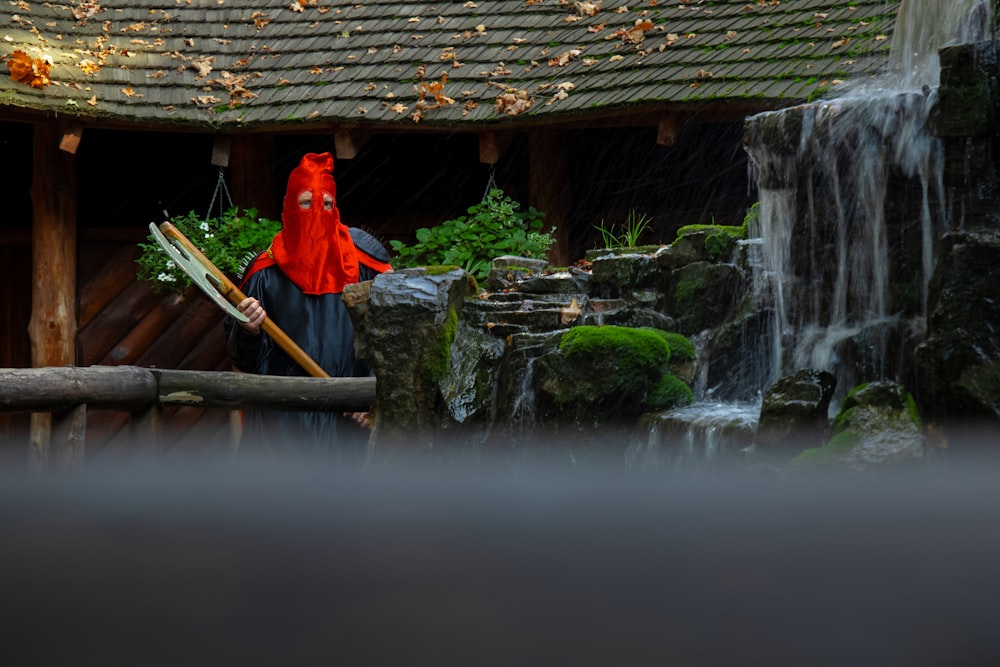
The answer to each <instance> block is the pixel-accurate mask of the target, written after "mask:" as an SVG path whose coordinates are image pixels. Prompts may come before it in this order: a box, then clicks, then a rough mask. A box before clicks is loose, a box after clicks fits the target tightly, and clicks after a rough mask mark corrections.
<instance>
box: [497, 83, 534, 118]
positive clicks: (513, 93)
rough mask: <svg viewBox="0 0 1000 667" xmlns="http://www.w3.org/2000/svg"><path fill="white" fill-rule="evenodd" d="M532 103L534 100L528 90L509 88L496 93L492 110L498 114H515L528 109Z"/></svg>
mask: <svg viewBox="0 0 1000 667" xmlns="http://www.w3.org/2000/svg"><path fill="white" fill-rule="evenodd" d="M534 103H535V100H534V98H533V97H530V96H529V95H528V91H526V90H513V89H511V90H508V91H507V92H503V93H500V94H499V95H497V98H496V101H495V102H494V103H493V110H494V112H496V113H498V114H499V113H502V114H506V115H508V116H516V115H517V114H519V113H522V112H524V111H527V110H528V109H530V108H531V105H532V104H534Z"/></svg>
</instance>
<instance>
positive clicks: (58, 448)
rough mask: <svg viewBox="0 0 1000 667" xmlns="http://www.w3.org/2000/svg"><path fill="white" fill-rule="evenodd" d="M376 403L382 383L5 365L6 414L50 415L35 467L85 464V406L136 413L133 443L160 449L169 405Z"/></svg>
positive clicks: (327, 406) (322, 407)
mask: <svg viewBox="0 0 1000 667" xmlns="http://www.w3.org/2000/svg"><path fill="white" fill-rule="evenodd" d="M374 402H375V378H373V377H367V378H313V377H277V376H270V375H250V374H245V373H235V372H214V371H180V370H165V369H157V368H140V367H137V366H88V367H75V366H64V367H47V368H0V412H31V413H50V414H51V415H52V425H51V430H50V432H49V433H48V434H47V437H42V438H34V437H33V438H32V442H31V445H30V446H31V455H30V460H31V465H32V467H34V468H46V467H53V468H72V467H75V466H77V465H80V464H81V463H82V462H83V454H84V447H85V442H86V409H87V408H88V407H91V408H94V409H109V410H122V411H127V412H129V413H130V420H129V429H130V435H129V437H130V439H131V440H132V441H133V442H136V443H141V445H140V446H141V447H142V448H143V449H149V450H151V451H156V450H157V448H158V441H159V440H160V438H161V432H162V424H163V408H164V406H168V405H188V406H197V407H202V408H222V409H230V410H236V409H242V408H264V409H272V410H311V411H331V412H361V411H366V410H369V409H370V408H371V406H372V405H373V404H374Z"/></svg>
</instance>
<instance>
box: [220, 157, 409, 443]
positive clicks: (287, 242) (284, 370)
mask: <svg viewBox="0 0 1000 667" xmlns="http://www.w3.org/2000/svg"><path fill="white" fill-rule="evenodd" d="M332 172H333V156H332V155H330V153H319V154H317V153H308V154H306V155H305V156H304V157H303V158H302V160H301V162H300V163H299V165H298V166H297V167H295V169H293V170H292V172H291V174H290V175H289V177H288V188H287V190H286V191H285V199H284V203H283V206H282V211H281V225H282V226H281V231H279V232H278V234H277V235H275V237H274V240H273V241H272V242H271V247H270V248H268V249H267V251H265V252H263V253H261V254H260V255H258V256H257V257H256V259H255V260H254V261H253V262H252V263H251V264H250V266H249V267H248V268H247V271H246V273H245V275H244V277H243V281H242V284H241V288H242V290H243V292H244V293H245V294H246V295H247V298H246V300H244V301H243V302H242V303H240V304H239V305H238V306H237V308H238V310H239V311H240V312H242V313H243V314H244V315H246V316H247V318H249V321H248V322H245V323H243V322H236V321H235V320H234V319H232V318H227V320H226V330H227V335H228V341H229V354H230V357H231V358H232V360H233V363H234V365H235V366H236V367H237V368H238V369H240V370H241V371H244V372H247V373H257V374H263V375H285V376H289V375H306V372H305V371H304V370H303V369H302V368H301V367H300V366H299V365H298V364H297V363H296V362H295V361H294V360H292V358H291V357H289V356H288V354H287V353H285V351H284V350H282V349H281V347H280V346H278V345H277V344H276V343H274V341H273V340H271V339H270V337H268V336H266V335H261V331H260V327H261V324H262V323H263V321H264V318H265V317H270V318H271V320H272V321H273V322H274V323H275V324H277V325H278V327H280V328H281V329H282V330H283V331H284V332H285V333H286V334H288V335H289V337H291V338H292V340H294V341H295V342H296V343H297V344H298V345H299V347H301V348H302V349H303V350H304V351H305V352H306V354H308V355H309V356H310V357H312V358H313V359H314V360H315V361H316V363H318V364H319V365H320V366H321V367H323V369H324V370H325V371H326V372H327V373H329V374H330V376H331V377H364V376H367V375H369V374H370V372H369V369H368V368H367V366H366V365H365V364H364V363H363V362H361V361H359V360H358V359H356V358H355V356H354V327H353V324H352V322H351V319H350V317H349V315H348V312H347V308H346V306H344V303H343V301H341V293H342V292H343V291H344V286H345V285H349V284H351V283H356V282H359V281H364V280H371V279H372V278H374V277H375V276H376V275H378V274H379V273H382V272H384V271H390V270H391V268H390V266H389V254H388V252H387V251H386V250H385V248H384V247H383V246H382V245H381V244H380V243H379V242H378V241H377V240H375V238H374V237H372V236H371V235H370V234H368V233H366V232H364V231H363V230H360V229H357V228H348V227H347V226H346V225H344V224H343V223H342V222H341V221H340V212H339V211H338V210H337V185H336V183H335V182H334V180H333V175H332ZM237 324H238V325H239V326H236V325H237ZM363 419H364V416H363V415H353V419H350V418H348V417H345V416H343V415H339V414H337V413H332V412H276V411H262V410H247V411H246V412H245V413H244V426H243V441H242V442H241V450H247V451H264V452H271V453H287V454H295V453H312V454H332V455H335V456H336V458H339V459H344V460H351V461H363V460H364V456H365V452H366V445H367V439H368V438H367V436H368V431H367V430H366V429H365V428H363V427H362V426H360V425H359V423H358V422H361V421H363Z"/></svg>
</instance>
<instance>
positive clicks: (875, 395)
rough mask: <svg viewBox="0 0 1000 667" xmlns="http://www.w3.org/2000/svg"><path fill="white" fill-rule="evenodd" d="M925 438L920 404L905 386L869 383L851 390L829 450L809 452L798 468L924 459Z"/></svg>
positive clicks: (869, 465) (856, 468)
mask: <svg viewBox="0 0 1000 667" xmlns="http://www.w3.org/2000/svg"><path fill="white" fill-rule="evenodd" d="M924 453H925V439H924V435H923V432H922V429H921V421H920V415H919V414H918V413H917V406H916V402H915V401H914V400H913V396H912V395H911V394H910V392H908V391H907V390H906V388H905V387H903V386H902V385H900V384H898V383H896V382H890V381H880V382H869V383H866V384H862V385H858V386H857V387H854V388H853V389H851V391H850V392H848V394H847V396H846V397H845V398H844V401H843V403H842V404H841V408H840V412H839V413H838V414H837V416H836V417H835V418H834V420H833V428H832V435H831V437H830V439H829V441H828V442H827V443H826V444H825V445H824V446H823V447H817V448H814V449H807V450H806V451H804V452H802V453H801V454H799V455H798V456H797V457H796V458H795V459H794V460H793V461H792V463H791V467H792V468H793V469H800V470H803V469H804V470H810V469H843V470H852V471H857V472H861V471H867V470H869V469H873V468H884V467H886V466H889V465H899V464H902V463H913V462H915V461H920V460H921V459H923V457H924Z"/></svg>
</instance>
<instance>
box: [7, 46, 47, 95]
mask: <svg viewBox="0 0 1000 667" xmlns="http://www.w3.org/2000/svg"><path fill="white" fill-rule="evenodd" d="M7 69H8V70H10V78H11V80H13V81H16V82H18V83H23V84H25V85H28V86H31V87H32V88H38V89H39V90H41V89H43V88H45V86H47V85H49V84H50V83H52V80H51V79H49V72H50V71H51V70H52V65H51V63H49V62H48V61H46V60H45V59H43V58H34V59H33V58H32V57H31V56H29V55H28V54H27V53H25V52H24V51H21V50H17V51H14V53H12V54H10V57H9V58H8V59H7Z"/></svg>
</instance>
